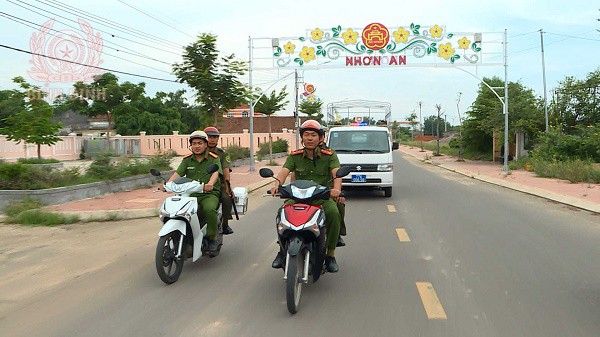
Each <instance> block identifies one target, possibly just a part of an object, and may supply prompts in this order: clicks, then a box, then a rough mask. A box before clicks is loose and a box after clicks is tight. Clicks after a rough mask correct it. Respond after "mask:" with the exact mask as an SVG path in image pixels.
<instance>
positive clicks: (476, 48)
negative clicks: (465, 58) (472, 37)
mask: <svg viewBox="0 0 600 337" xmlns="http://www.w3.org/2000/svg"><path fill="white" fill-rule="evenodd" d="M471 49H473V50H474V51H476V52H480V51H481V48H479V47H477V42H473V44H472V45H471Z"/></svg>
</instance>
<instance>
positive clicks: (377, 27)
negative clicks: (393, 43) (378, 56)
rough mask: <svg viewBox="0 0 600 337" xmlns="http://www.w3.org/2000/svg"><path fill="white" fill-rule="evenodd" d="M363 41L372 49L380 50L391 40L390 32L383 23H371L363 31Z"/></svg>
mask: <svg viewBox="0 0 600 337" xmlns="http://www.w3.org/2000/svg"><path fill="white" fill-rule="evenodd" d="M362 41H363V43H364V44H365V46H366V47H367V48H369V49H371V50H379V49H381V48H383V47H385V46H386V45H387V44H388V42H389V41H390V32H389V30H388V29H387V27H386V26H384V25H382V24H381V23H370V24H368V25H367V26H366V27H365V28H364V29H363V32H362Z"/></svg>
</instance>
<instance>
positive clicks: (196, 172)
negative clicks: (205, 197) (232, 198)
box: [176, 150, 223, 192]
mask: <svg viewBox="0 0 600 337" xmlns="http://www.w3.org/2000/svg"><path fill="white" fill-rule="evenodd" d="M211 164H217V165H218V166H219V171H218V172H219V175H222V174H223V170H222V169H221V161H220V160H219V157H218V156H217V155H216V154H210V153H209V151H208V150H207V151H205V152H204V156H203V157H202V160H201V161H198V160H197V159H196V156H194V155H190V156H187V157H185V158H183V161H181V164H179V167H178V168H177V171H176V172H177V174H179V175H180V176H182V177H187V178H190V179H193V180H197V181H199V182H201V183H207V182H208V181H209V180H210V176H211V174H207V173H206V168H207V167H208V166H209V165H211ZM220 188H221V180H220V179H219V178H217V181H216V182H215V185H214V189H215V191H217V192H219V190H220Z"/></svg>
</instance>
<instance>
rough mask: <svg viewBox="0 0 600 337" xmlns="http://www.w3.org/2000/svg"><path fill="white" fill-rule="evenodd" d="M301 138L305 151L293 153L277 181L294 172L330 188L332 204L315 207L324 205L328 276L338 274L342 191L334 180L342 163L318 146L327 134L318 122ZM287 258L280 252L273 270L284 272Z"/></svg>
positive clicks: (323, 202)
mask: <svg viewBox="0 0 600 337" xmlns="http://www.w3.org/2000/svg"><path fill="white" fill-rule="evenodd" d="M300 137H301V138H302V143H303V145H304V149H302V150H297V151H293V152H292V153H291V154H290V156H288V158H287V160H286V161H285V163H284V164H283V167H282V169H281V171H280V172H279V174H278V175H277V179H278V180H279V181H285V180H286V178H287V176H288V175H289V174H290V172H294V175H295V178H296V179H298V180H311V181H314V182H315V183H317V184H320V185H323V186H327V187H330V188H331V192H330V196H331V198H330V199H329V200H316V201H313V202H312V204H313V205H321V206H322V207H323V211H324V212H325V221H326V225H327V241H326V245H327V253H326V256H325V267H326V269H327V271H328V272H330V273H335V272H337V271H338V270H339V266H338V264H337V261H336V260H335V255H334V253H335V247H336V244H337V240H338V236H339V232H340V213H339V211H338V208H337V205H336V200H337V199H338V198H339V196H340V193H341V188H342V179H341V178H337V179H334V180H333V186H332V185H331V181H330V180H331V178H332V177H335V174H336V172H337V170H338V169H339V168H340V161H339V160H338V157H337V155H336V154H335V152H334V151H333V150H328V149H322V148H320V147H319V144H320V143H321V142H322V141H323V138H324V137H325V131H324V130H323V128H322V127H321V124H319V122H317V121H315V120H307V121H305V122H304V123H302V125H301V126H300ZM278 187H279V182H278V181H275V186H273V187H272V188H271V194H272V195H273V196H275V193H276V192H277V188H278ZM283 261H284V254H283V253H282V252H281V251H280V252H279V253H277V257H276V258H275V260H274V261H273V268H282V267H283Z"/></svg>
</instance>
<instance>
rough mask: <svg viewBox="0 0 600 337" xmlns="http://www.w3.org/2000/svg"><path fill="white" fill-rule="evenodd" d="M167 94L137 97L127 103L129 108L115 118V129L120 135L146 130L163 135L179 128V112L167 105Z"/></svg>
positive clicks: (149, 132)
mask: <svg viewBox="0 0 600 337" xmlns="http://www.w3.org/2000/svg"><path fill="white" fill-rule="evenodd" d="M167 97H168V94H166V93H164V92H158V93H156V96H155V97H154V98H150V97H147V96H141V97H138V98H137V99H136V100H134V101H131V102H130V103H129V109H127V111H123V112H121V113H120V114H119V115H118V116H117V118H116V119H115V130H116V131H117V133H119V134H122V135H137V134H139V133H140V131H146V132H147V134H149V135H157V134H158V135H164V134H168V133H170V132H172V131H173V130H181V127H182V123H181V114H180V113H179V110H178V109H177V108H176V107H173V106H169V104H167V102H168V99H167Z"/></svg>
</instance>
